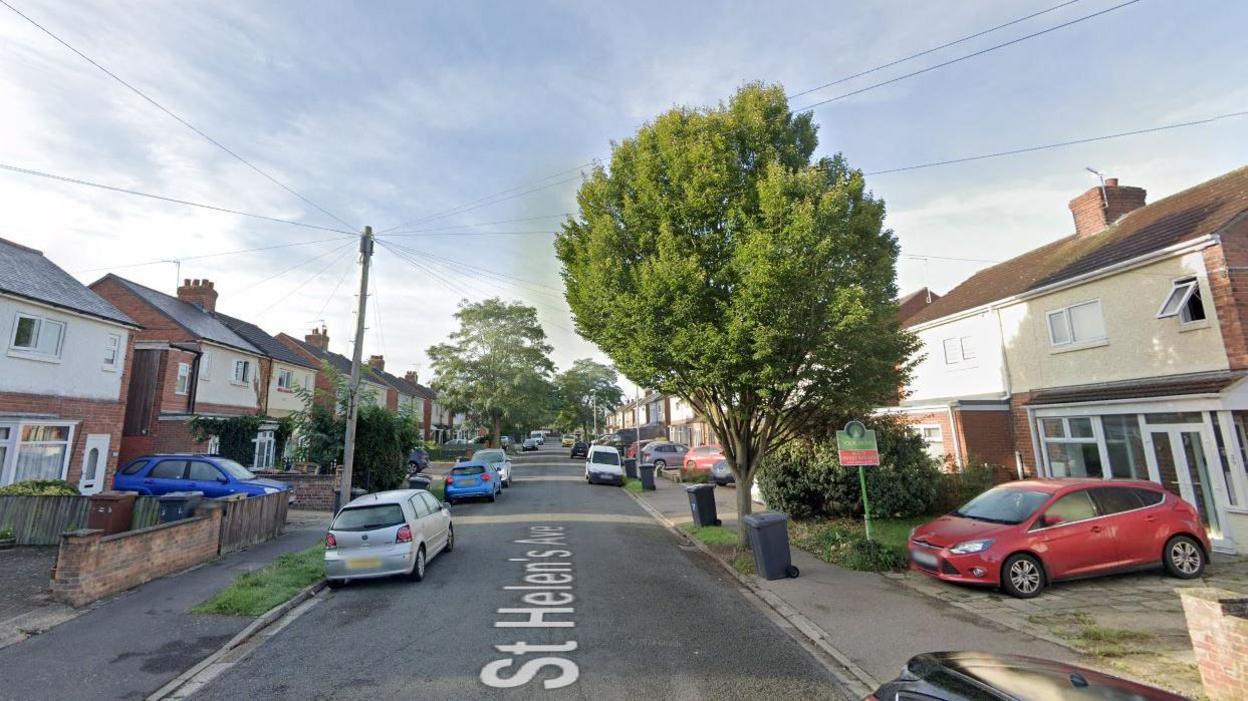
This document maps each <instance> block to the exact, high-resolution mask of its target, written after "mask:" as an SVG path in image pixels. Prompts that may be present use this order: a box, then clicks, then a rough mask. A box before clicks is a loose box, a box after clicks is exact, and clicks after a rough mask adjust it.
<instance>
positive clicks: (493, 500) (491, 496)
mask: <svg viewBox="0 0 1248 701" xmlns="http://www.w3.org/2000/svg"><path fill="white" fill-rule="evenodd" d="M496 501H498V495H497V494H494V493H493V492H491V493H490V503H491V504H493V503H494V502H496Z"/></svg>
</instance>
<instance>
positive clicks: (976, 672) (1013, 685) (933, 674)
mask: <svg viewBox="0 0 1248 701" xmlns="http://www.w3.org/2000/svg"><path fill="white" fill-rule="evenodd" d="M1182 698H1183V697H1182V696H1177V695H1175V694H1172V693H1170V692H1168V691H1162V690H1161V689H1155V688H1153V687H1151V686H1145V685H1143V684H1137V683H1135V682H1130V681H1127V680H1126V679H1119V678H1118V677H1112V676H1110V675H1108V674H1102V673H1100V672H1094V671H1092V670H1090V669H1084V668H1083V667H1076V666H1075V665H1071V664H1066V663H1064V662H1054V661H1052V660H1041V659H1037V658H1034V657H1022V656H1019V655H998V654H995V653H990V652H929V653H925V654H922V655H915V656H914V657H911V658H910V661H908V662H906V666H905V668H904V669H902V670H901V676H899V677H897V678H896V679H894V680H892V681H890V682H885V683H884V684H883V685H882V686H880V688H879V689H876V690H875V693H874V694H872V695H871V696H868V697H867V699H868V700H869V701H893V700H894V699H941V700H942V701H996V700H997V699H1000V700H1001V701H1014V700H1015V699H1062V700H1063V701H1065V700H1066V699H1114V700H1119V699H1139V700H1140V701H1149V700H1152V701H1178V700H1179V699H1182Z"/></svg>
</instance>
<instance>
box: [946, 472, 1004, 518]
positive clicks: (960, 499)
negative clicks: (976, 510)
mask: <svg viewBox="0 0 1248 701" xmlns="http://www.w3.org/2000/svg"><path fill="white" fill-rule="evenodd" d="M993 472H994V470H993V467H992V465H989V464H987V463H977V464H973V465H967V466H966V467H964V468H962V470H960V471H958V472H950V473H947V474H943V475H941V479H940V482H939V488H938V490H937V494H936V503H935V505H934V507H935V510H936V511H939V512H941V513H944V512H946V511H953V510H954V509H956V508H958V507H959V506H962V505H963V504H965V503H966V502H968V501H970V500H971V499H973V498H975V497H976V496H978V495H979V494H981V493H982V492H985V491H987V490H989V489H991V488H992V486H993V484H994V483H995V480H994V479H993Z"/></svg>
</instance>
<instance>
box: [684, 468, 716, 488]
mask: <svg viewBox="0 0 1248 701" xmlns="http://www.w3.org/2000/svg"><path fill="white" fill-rule="evenodd" d="M680 481H681V482H688V483H689V484H706V483H707V482H710V481H711V473H709V472H707V471H706V470H690V469H688V468H685V467H682V468H680Z"/></svg>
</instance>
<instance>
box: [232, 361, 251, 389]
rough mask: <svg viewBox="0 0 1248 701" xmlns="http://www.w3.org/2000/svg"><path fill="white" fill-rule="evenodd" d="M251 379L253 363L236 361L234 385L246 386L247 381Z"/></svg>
mask: <svg viewBox="0 0 1248 701" xmlns="http://www.w3.org/2000/svg"><path fill="white" fill-rule="evenodd" d="M249 379H251V361H250V360H235V361H234V384H237V385H245V384H247V380H249Z"/></svg>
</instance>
